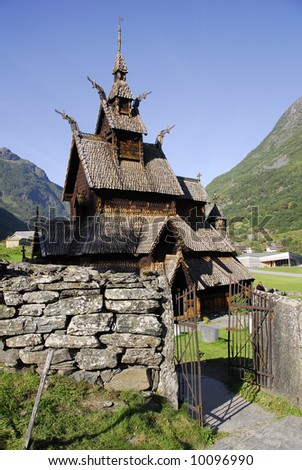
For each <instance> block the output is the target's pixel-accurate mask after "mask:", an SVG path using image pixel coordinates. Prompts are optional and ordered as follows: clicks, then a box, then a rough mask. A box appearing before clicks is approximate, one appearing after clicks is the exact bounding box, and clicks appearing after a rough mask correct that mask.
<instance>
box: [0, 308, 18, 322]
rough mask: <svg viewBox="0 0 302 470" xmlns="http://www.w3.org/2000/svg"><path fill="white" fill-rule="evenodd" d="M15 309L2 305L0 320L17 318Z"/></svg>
mask: <svg viewBox="0 0 302 470" xmlns="http://www.w3.org/2000/svg"><path fill="white" fill-rule="evenodd" d="M15 313H16V309H15V307H8V306H7V305H0V320H2V319H3V320H4V319H7V318H13V317H14V316H15Z"/></svg>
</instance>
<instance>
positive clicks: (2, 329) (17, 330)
mask: <svg viewBox="0 0 302 470" xmlns="http://www.w3.org/2000/svg"><path fill="white" fill-rule="evenodd" d="M25 322H26V318H25V317H18V318H11V319H8V320H1V321H0V336H17V335H22V334H24V333H34V330H33V331H27V332H26V331H25V330H24V326H25Z"/></svg>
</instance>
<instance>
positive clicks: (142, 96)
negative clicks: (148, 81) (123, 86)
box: [132, 91, 152, 114]
mask: <svg viewBox="0 0 302 470" xmlns="http://www.w3.org/2000/svg"><path fill="white" fill-rule="evenodd" d="M150 93H152V91H144V93H141V94H140V95H138V96H137V97H136V98H135V100H134V101H133V105H132V109H133V112H134V114H138V107H139V105H140V102H141V101H142V99H144V100H145V99H146V98H147V96H148V95H150Z"/></svg>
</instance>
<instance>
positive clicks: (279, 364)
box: [271, 294, 302, 407]
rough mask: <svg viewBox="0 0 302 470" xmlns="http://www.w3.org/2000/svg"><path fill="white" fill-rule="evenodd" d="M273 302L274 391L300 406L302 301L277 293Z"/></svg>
mask: <svg viewBox="0 0 302 470" xmlns="http://www.w3.org/2000/svg"><path fill="white" fill-rule="evenodd" d="M271 299H272V302H273V334H272V364H273V375H274V381H273V389H274V391H275V392H276V393H277V394H279V395H283V396H285V397H286V398H287V399H288V400H289V401H290V402H291V403H292V404H293V405H297V406H300V407H301V406H302V302H301V301H298V300H294V299H289V298H287V297H281V296H279V295H277V294H273V295H271Z"/></svg>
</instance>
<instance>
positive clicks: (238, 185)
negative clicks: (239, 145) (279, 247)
mask: <svg viewBox="0 0 302 470" xmlns="http://www.w3.org/2000/svg"><path fill="white" fill-rule="evenodd" d="M301 179H302V98H299V99H298V100H297V101H296V102H295V103H294V104H293V105H292V106H290V108H289V109H288V110H287V111H286V112H285V113H284V114H283V115H282V117H281V118H280V119H279V121H278V122H277V124H276V125H275V127H274V128H273V130H272V131H271V132H270V134H269V135H268V136H267V137H266V138H265V139H264V140H263V141H262V142H261V143H260V145H258V147H256V148H255V149H254V150H253V151H252V152H250V153H249V154H248V155H247V156H246V157H245V158H244V159H243V160H242V161H241V162H240V163H239V164H238V165H237V166H235V167H234V168H232V169H231V170H230V171H229V172H227V173H225V174H223V175H221V176H218V177H217V178H215V179H214V180H213V181H212V182H211V183H210V184H209V185H208V186H207V188H206V189H207V191H208V193H209V195H210V196H213V195H214V192H216V193H217V194H218V197H219V204H220V206H221V207H222V209H223V211H224V213H225V216H226V217H227V218H228V220H229V225H230V227H231V229H232V224H233V226H234V225H235V220H236V224H237V232H236V237H237V240H236V241H237V242H240V241H243V240H246V239H247V238H249V239H253V240H256V241H260V242H265V241H266V240H265V237H264V236H263V234H265V231H264V230H263V228H264V227H265V230H266V231H267V232H268V234H269V235H270V237H271V238H272V239H274V240H276V239H278V238H280V237H278V234H281V233H283V232H284V233H286V234H287V237H289V238H290V235H289V232H292V231H297V230H301V229H302V198H301ZM252 207H256V208H257V209H256V210H255V209H254V210H252ZM257 211H258V212H257ZM235 218H236V219H235ZM264 218H267V219H266V221H265V223H264ZM257 224H258V225H259V224H260V225H261V224H262V226H260V230H258V229H259V227H258V225H257ZM233 228H234V227H233ZM281 238H282V237H281ZM283 238H286V237H283ZM287 245H288V247H289V248H291V240H287ZM292 248H294V250H295V251H297V250H298V251H299V252H302V237H301V238H300V237H299V239H298V240H297V239H295V246H293V247H292Z"/></svg>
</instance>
